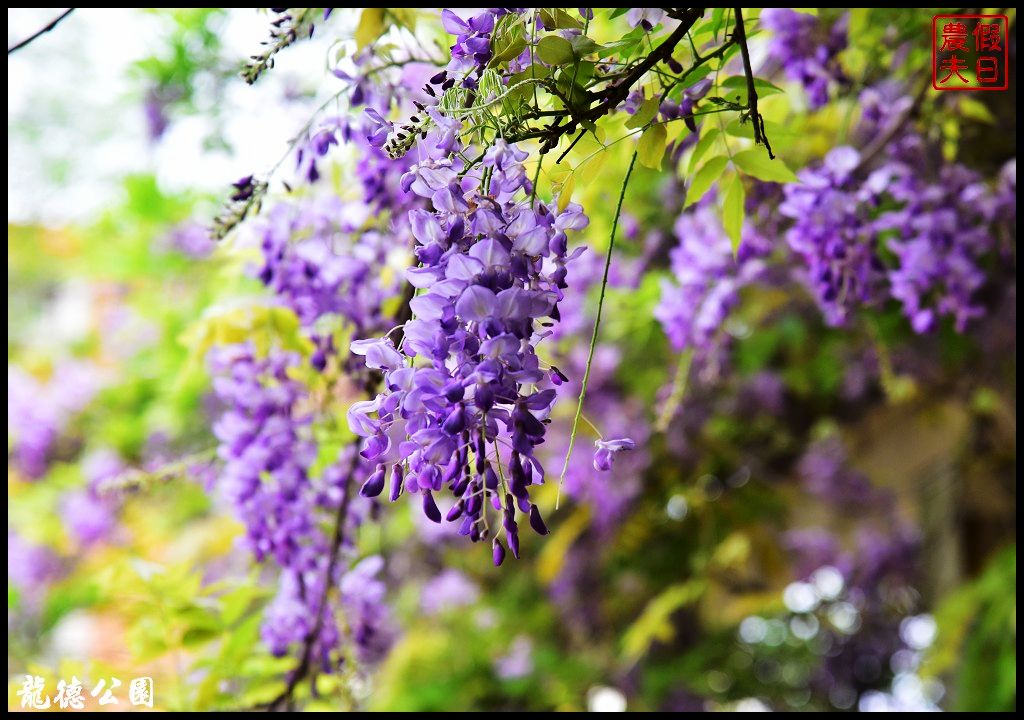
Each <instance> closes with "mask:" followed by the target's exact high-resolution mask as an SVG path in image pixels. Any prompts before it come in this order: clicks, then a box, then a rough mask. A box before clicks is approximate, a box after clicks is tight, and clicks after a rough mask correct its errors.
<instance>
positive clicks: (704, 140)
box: [687, 128, 719, 175]
mask: <svg viewBox="0 0 1024 720" xmlns="http://www.w3.org/2000/svg"><path fill="white" fill-rule="evenodd" d="M718 135H719V130H718V128H707V129H706V130H704V132H703V134H702V135H701V136H700V141H699V142H698V143H697V147H695V148H694V149H693V154H692V155H690V165H689V167H688V168H687V172H689V173H690V174H691V175H692V174H693V171H694V170H696V169H697V163H699V162H700V160H701V158H702V157H704V156H705V155H706V154H707V152H708V150H709V149H710V148H711V146H712V145H713V144H714V142H715V140H716V139H717V138H718Z"/></svg>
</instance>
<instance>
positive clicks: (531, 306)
mask: <svg viewBox="0 0 1024 720" xmlns="http://www.w3.org/2000/svg"><path fill="white" fill-rule="evenodd" d="M525 158H526V153H525V152H522V151H520V150H518V149H516V148H515V147H513V146H510V145H507V144H506V143H505V142H503V141H501V140H498V141H497V142H496V143H495V144H494V145H493V146H492V147H491V148H490V149H489V150H488V151H487V153H486V154H485V157H484V158H483V161H482V164H481V167H480V168H479V169H478V170H477V171H476V172H468V173H465V174H460V171H461V170H462V167H461V165H460V162H459V161H458V160H448V159H442V160H426V161H424V162H421V163H419V164H417V165H415V166H414V167H413V169H412V170H411V171H410V172H409V173H407V174H406V175H405V177H404V178H403V186H404V187H406V188H408V189H409V190H410V191H411V192H413V193H415V194H416V195H419V196H422V197H425V198H429V199H430V200H431V203H432V205H433V207H434V212H428V211H426V210H414V211H412V212H411V213H410V215H409V220H410V224H411V226H412V229H413V235H414V236H415V238H416V240H417V249H416V257H417V260H418V261H419V263H418V265H417V266H416V267H414V268H410V269H409V270H408V271H407V272H406V278H407V280H408V281H409V283H410V284H411V285H413V286H414V287H415V288H417V289H418V294H417V295H416V297H414V298H413V299H412V301H411V303H410V305H411V309H412V311H413V313H414V319H412V320H410V321H409V322H407V323H405V325H404V327H403V334H402V340H401V342H400V343H399V346H398V347H397V348H396V347H395V345H394V344H393V343H392V341H391V339H390V338H389V337H383V338H377V339H369V340H359V341H356V342H353V343H352V351H353V352H354V353H356V354H358V355H362V356H365V360H366V364H367V366H369V367H371V368H373V369H375V370H379V371H381V372H383V374H384V385H385V390H384V391H383V392H382V393H380V394H379V395H377V396H376V397H375V398H374V399H373V400H369V401H365V402H360V403H356V404H354V405H353V406H352V408H351V409H350V410H349V424H350V426H351V428H352V430H353V431H354V432H356V433H357V434H358V435H361V436H363V437H365V438H366V440H365V443H364V447H363V450H362V453H363V455H364V457H366V458H368V459H373V460H376V461H377V462H378V463H379V464H378V466H377V471H376V472H375V473H374V474H373V475H372V476H371V477H370V479H369V480H368V481H367V483H366V484H365V485H364V486H363V488H362V493H363V494H364V495H367V496H375V495H378V494H380V493H382V492H383V490H384V487H385V484H386V483H385V476H386V475H387V474H388V472H389V471H388V467H387V466H388V465H390V466H391V467H390V491H389V496H390V498H391V500H392V501H394V500H396V499H398V497H399V496H400V495H402V494H403V493H406V492H408V493H411V494H417V495H419V497H420V498H421V503H422V505H423V511H424V513H425V514H426V515H427V517H428V518H430V519H431V520H433V521H434V522H441V512H440V510H439V509H438V507H437V503H436V501H435V499H434V494H435V493H438V492H441V491H442V490H445V489H447V490H448V491H450V492H451V493H452V494H453V495H454V496H455V498H456V500H457V502H456V504H455V505H454V506H453V507H452V509H451V510H450V511H449V512H448V515H447V521H449V522H456V521H457V522H459V523H460V528H459V532H460V533H461V534H463V535H467V536H469V537H470V539H471V540H473V541H478V540H483V539H486V538H488V537H492V538H493V542H494V548H495V549H494V560H495V562H496V563H499V564H500V562H501V560H502V559H503V558H504V546H503V545H502V543H501V540H500V539H499V537H498V535H499V534H500V531H498V530H497V529H496V527H495V523H496V522H500V523H501V526H502V528H503V532H504V536H505V542H506V543H507V545H508V547H509V550H511V552H512V554H513V555H514V556H517V557H518V555H519V536H518V524H517V520H516V517H517V516H516V509H517V507H518V509H519V511H520V512H522V513H524V514H526V515H527V516H528V517H529V522H530V524H531V526H532V527H533V528H534V529H535V530H537V531H538V532H541V533H544V532H546V528H545V527H544V523H543V520H542V519H541V517H540V513H539V511H538V510H537V508H536V506H534V505H533V504H532V503H531V501H530V487H531V486H533V485H536V484H540V483H542V482H543V480H544V468H543V467H542V465H541V463H540V461H539V460H538V459H537V458H536V456H535V453H534V449H535V448H536V446H537V445H539V444H540V443H542V442H543V441H544V435H545V426H546V423H545V420H546V418H547V415H548V413H549V411H550V408H551V405H552V403H553V401H554V398H555V391H554V390H553V389H551V388H550V387H547V388H545V386H546V385H548V384H549V379H548V378H549V372H550V371H549V370H546V369H544V368H542V367H541V363H540V360H539V359H538V357H537V354H536V351H535V349H536V345H537V343H538V342H539V341H540V340H541V339H542V338H543V337H544V336H545V334H546V332H545V331H544V329H543V328H544V327H545V326H548V325H550V324H551V322H552V321H555V320H557V319H558V302H559V301H560V300H561V299H562V292H563V290H564V289H565V287H566V283H565V275H566V267H565V265H566V263H567V262H568V261H570V260H571V259H573V258H574V257H575V255H576V253H573V254H570V253H569V252H568V238H567V236H566V232H567V231H569V230H579V229H582V228H584V227H585V226H586V225H587V218H586V217H585V216H584V214H583V212H582V209H581V208H580V207H579V206H578V205H569V206H568V207H567V208H566V209H565V210H564V211H562V212H558V211H557V210H556V209H554V208H552V207H550V206H548V205H546V204H544V203H542V202H533V203H531V201H530V200H529V199H528V197H527V192H529V191H530V190H531V189H532V188H531V186H530V181H529V180H528V179H527V177H526V172H525V170H524V168H523V165H522V162H523V160H524V159H525ZM481 171H482V172H481ZM393 445H395V446H393ZM488 505H490V506H491V507H492V508H493V510H494V513H491V512H490V511H489V510H488ZM492 515H493V516H492Z"/></svg>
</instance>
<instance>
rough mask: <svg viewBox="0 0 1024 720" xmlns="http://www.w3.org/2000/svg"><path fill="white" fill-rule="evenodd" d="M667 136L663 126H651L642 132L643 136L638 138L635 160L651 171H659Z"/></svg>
mask: <svg viewBox="0 0 1024 720" xmlns="http://www.w3.org/2000/svg"><path fill="white" fill-rule="evenodd" d="M667 135H668V133H667V132H666V131H665V126H664V125H651V126H650V127H649V128H647V129H646V130H644V134H643V135H641V136H640V142H639V143H637V146H636V153H637V160H639V161H640V164H641V165H643V166H644V167H649V168H651V169H652V170H660V169H661V159H662V157H664V155H665V140H666V137H667Z"/></svg>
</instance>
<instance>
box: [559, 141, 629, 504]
mask: <svg viewBox="0 0 1024 720" xmlns="http://www.w3.org/2000/svg"><path fill="white" fill-rule="evenodd" d="M636 154H637V151H636V150H633V157H632V158H630V160H629V168H628V169H627V170H626V177H625V178H624V179H623V181H622V190H621V191H620V192H619V202H618V204H617V205H616V206H615V217H614V219H613V220H612V232H611V236H610V237H609V238H608V252H607V253H606V254H605V257H604V276H603V277H602V278H601V294H600V295H598V298H597V317H596V318H594V332H593V333H592V334H591V336H590V352H589V353H588V354H587V367H586V369H585V370H584V371H583V383H582V385H581V386H580V397H579V400H578V401H577V403H576V417H574V418H573V421H572V432H571V433H570V434H569V449H568V451H566V453H565V463H564V464H563V465H562V474H561V475H559V477H558V495H557V496H556V498H555V509H556V510H557V509H558V505H559V502H560V501H561V499H562V483H563V482H565V473H566V472H568V470H569V459H570V458H571V457H572V449H573V446H574V445H575V444H576V430H577V428H578V427H579V424H580V417H581V416H582V415H583V401H584V399H585V398H586V397H587V383H588V382H590V368H591V366H592V365H593V364H594V350H595V349H596V348H597V333H598V330H599V329H600V328H601V311H602V310H603V309H604V295H605V291H606V290H607V289H608V271H609V270H610V269H611V266H612V251H613V250H614V249H615V232H616V231H617V230H618V228H619V216H620V215H622V201H623V199H625V197H626V187H627V186H628V185H629V178H630V176H632V174H633V166H634V165H636Z"/></svg>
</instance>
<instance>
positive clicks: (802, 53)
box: [761, 8, 847, 109]
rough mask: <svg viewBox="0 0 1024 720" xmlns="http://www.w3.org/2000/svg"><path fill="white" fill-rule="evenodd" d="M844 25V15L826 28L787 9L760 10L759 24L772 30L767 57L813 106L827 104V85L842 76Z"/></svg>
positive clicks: (818, 22)
mask: <svg viewBox="0 0 1024 720" xmlns="http://www.w3.org/2000/svg"><path fill="white" fill-rule="evenodd" d="M846 24H847V16H846V15H843V17H842V18H841V19H840V20H839V21H837V22H835V23H833V24H832V25H830V26H828V27H826V26H825V25H824V24H823V23H821V22H820V20H819V19H818V18H817V17H815V16H814V15H809V14H807V13H802V12H797V11H795V10H791V9H790V8H765V9H764V10H763V11H762V12H761V25H762V26H764V27H765V28H766V29H768V30H770V31H771V32H772V37H771V41H770V42H769V45H768V56H769V58H771V60H772V61H773V62H775V63H778V65H780V66H781V67H782V70H783V72H784V73H785V74H786V77H787V78H789V79H790V80H794V81H796V82H799V83H800V84H801V85H802V86H803V88H804V90H805V91H806V92H807V96H808V102H809V104H810V106H811V108H812V109H815V108H819V107H821V106H822V105H824V104H825V103H827V102H828V100H829V87H830V86H831V85H834V84H836V83H838V82H842V81H844V79H845V76H844V74H843V71H842V68H841V67H840V65H839V53H840V52H842V51H843V50H844V49H845V48H846V44H847V40H846Z"/></svg>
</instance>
